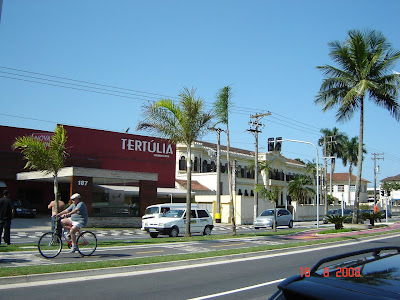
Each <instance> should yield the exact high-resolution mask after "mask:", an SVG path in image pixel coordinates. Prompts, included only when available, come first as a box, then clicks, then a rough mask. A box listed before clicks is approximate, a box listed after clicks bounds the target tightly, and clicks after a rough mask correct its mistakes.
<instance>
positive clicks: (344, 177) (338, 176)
mask: <svg viewBox="0 0 400 300" xmlns="http://www.w3.org/2000/svg"><path fill="white" fill-rule="evenodd" d="M349 175H350V174H349V173H333V176H332V181H334V182H338V181H349ZM326 177H327V180H330V178H331V174H329V173H328V174H327V176H326ZM356 180H357V176H355V175H353V174H352V175H351V182H355V181H356ZM361 181H364V182H370V181H368V180H366V179H362V178H361Z"/></svg>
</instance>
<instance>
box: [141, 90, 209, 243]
mask: <svg viewBox="0 0 400 300" xmlns="http://www.w3.org/2000/svg"><path fill="white" fill-rule="evenodd" d="M195 92H196V90H195V89H193V88H192V89H191V90H189V89H188V88H187V87H184V88H183V90H182V91H181V92H180V93H179V104H176V103H175V102H174V101H172V100H171V99H160V100H158V101H157V102H153V103H147V104H145V105H144V107H143V117H144V121H139V124H138V126H137V130H148V131H150V132H153V133H155V134H158V135H159V136H161V137H163V138H167V139H169V140H170V141H171V142H172V143H179V142H181V143H184V144H186V147H187V168H186V174H187V193H186V212H187V213H186V232H185V236H186V237H189V236H190V210H191V192H192V164H191V156H192V151H191V145H192V143H193V141H194V140H196V139H198V138H200V137H201V136H202V135H203V134H205V133H206V132H207V131H208V130H209V127H210V126H209V125H210V122H211V119H212V115H211V113H206V112H203V107H204V102H203V100H202V99H201V98H197V99H196V98H195Z"/></svg>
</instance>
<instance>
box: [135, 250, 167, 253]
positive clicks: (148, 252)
mask: <svg viewBox="0 0 400 300" xmlns="http://www.w3.org/2000/svg"><path fill="white" fill-rule="evenodd" d="M156 252H165V251H164V250H154V251H144V252H136V254H146V253H156Z"/></svg>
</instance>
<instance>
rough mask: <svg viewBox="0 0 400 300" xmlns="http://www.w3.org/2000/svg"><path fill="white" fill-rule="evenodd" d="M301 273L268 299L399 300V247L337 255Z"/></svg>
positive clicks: (280, 284) (284, 282) (279, 285)
mask: <svg viewBox="0 0 400 300" xmlns="http://www.w3.org/2000/svg"><path fill="white" fill-rule="evenodd" d="M300 272H301V274H300V275H295V276H292V277H289V278H287V279H285V280H284V281H282V282H281V283H279V284H278V291H277V292H276V293H275V294H274V295H272V296H271V297H270V298H269V299H270V300H278V299H279V300H284V299H315V300H318V299H321V300H322V299H323V300H333V299H335V300H336V299H353V300H356V299H400V247H382V248H374V249H367V250H361V251H356V252H351V253H346V254H341V255H336V256H332V257H329V258H325V259H322V260H320V261H319V262H318V263H317V264H316V265H315V266H314V267H313V268H301V271H300Z"/></svg>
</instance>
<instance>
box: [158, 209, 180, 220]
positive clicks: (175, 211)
mask: <svg viewBox="0 0 400 300" xmlns="http://www.w3.org/2000/svg"><path fill="white" fill-rule="evenodd" d="M184 212H185V211H184V210H183V209H171V210H170V211H169V212H167V213H166V214H165V215H163V216H162V217H165V218H181V217H182V215H183V213H184Z"/></svg>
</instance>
